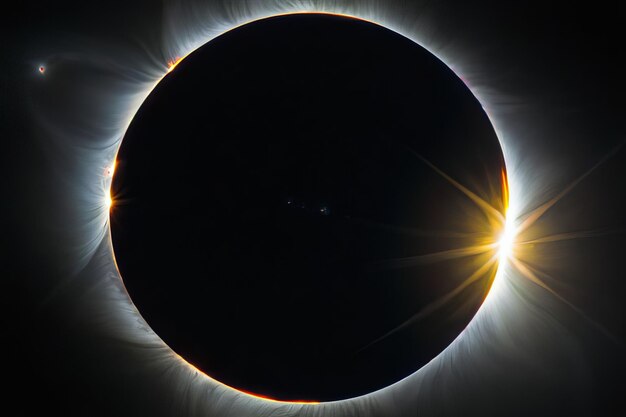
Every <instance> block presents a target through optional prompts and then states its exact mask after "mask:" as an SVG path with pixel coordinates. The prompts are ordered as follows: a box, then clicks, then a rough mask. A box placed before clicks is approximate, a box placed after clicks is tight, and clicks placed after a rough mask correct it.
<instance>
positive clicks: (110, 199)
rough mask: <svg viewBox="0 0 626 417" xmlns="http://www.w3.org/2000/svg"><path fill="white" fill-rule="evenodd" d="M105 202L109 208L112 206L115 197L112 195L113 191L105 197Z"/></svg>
mask: <svg viewBox="0 0 626 417" xmlns="http://www.w3.org/2000/svg"><path fill="white" fill-rule="evenodd" d="M104 204H106V206H107V208H109V209H110V208H111V206H113V198H112V197H111V193H108V194H107V195H106V197H105V198H104Z"/></svg>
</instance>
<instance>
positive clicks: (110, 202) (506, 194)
mask: <svg viewBox="0 0 626 417" xmlns="http://www.w3.org/2000/svg"><path fill="white" fill-rule="evenodd" d="M298 14H320V15H330V16H339V17H343V18H347V19H354V20H361V21H365V22H368V23H371V24H374V25H378V26H382V25H381V24H380V23H378V22H376V21H373V20H369V19H365V18H362V17H357V16H354V15H349V14H343V13H333V12H325V11H311V10H299V11H290V12H286V13H276V14H273V15H271V16H264V17H260V18H258V19H252V20H250V21H247V22H244V23H242V24H239V25H236V26H233V27H232V28H230V29H229V30H227V31H225V32H224V33H227V32H229V31H232V30H234V29H237V28H238V27H241V26H244V25H247V24H250V23H253V22H255V21H259V20H264V19H267V18H270V17H280V16H290V15H298ZM224 33H221V34H219V35H217V36H215V37H219V36H221V35H223V34H224ZM194 50H195V49H194ZM192 52H194V51H191V52H189V53H187V54H186V55H184V56H182V57H176V58H174V59H170V60H169V61H168V62H167V72H166V74H165V75H167V74H169V73H170V72H172V71H173V70H174V69H175V68H176V67H177V66H178V64H180V62H181V61H182V60H183V59H185V58H186V57H187V56H189V54H191V53H192ZM42 73H43V72H42ZM161 80H162V78H161V79H160V80H159V81H158V82H160V81H161ZM158 82H157V84H158ZM116 164H117V160H116V161H114V163H113V165H112V166H111V168H110V169H109V171H108V173H109V175H110V176H111V177H113V175H114V173H115V168H116ZM501 179H502V197H503V202H504V214H505V215H506V212H507V209H508V204H509V190H508V181H507V175H506V171H505V170H504V169H502V171H501ZM107 203H108V206H109V208H111V206H112V205H113V198H112V196H111V194H110V193H109V194H108V195H107ZM109 227H110V226H109ZM109 243H110V245H111V249H113V246H112V245H113V242H112V241H109ZM111 252H112V254H113V258H114V263H115V268H116V270H117V272H118V274H119V276H120V277H121V276H122V275H121V272H120V270H119V267H118V265H117V261H115V252H114V251H113V250H111ZM122 283H123V279H122ZM172 353H173V354H174V355H175V356H176V357H177V358H178V359H179V360H180V361H181V362H182V363H184V364H185V365H187V367H189V368H190V369H191V370H193V371H195V372H197V373H199V374H201V375H204V376H206V377H207V378H209V379H211V380H213V381H215V382H216V383H218V384H219V385H221V386H225V387H227V388H229V389H232V390H233V391H235V392H237V393H240V394H243V395H247V396H250V397H253V398H256V399H259V400H263V401H268V402H273V403H283V404H302V405H317V404H321V402H319V401H310V400H279V399H275V398H271V397H269V396H265V395H261V394H256V393H252V392H248V391H245V390H242V389H239V388H235V387H233V386H230V385H228V384H225V383H223V382H221V381H218V380H216V379H214V378H212V377H211V376H210V375H208V374H207V373H205V372H204V371H202V370H200V369H198V368H197V367H195V366H194V365H193V364H191V363H190V362H189V361H187V360H186V359H185V358H183V357H182V356H180V355H178V354H177V353H176V352H173V351H172Z"/></svg>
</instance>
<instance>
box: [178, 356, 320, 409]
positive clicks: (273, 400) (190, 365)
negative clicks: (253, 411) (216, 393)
mask: <svg viewBox="0 0 626 417" xmlns="http://www.w3.org/2000/svg"><path fill="white" fill-rule="evenodd" d="M175 355H176V357H177V358H178V359H179V360H181V361H182V362H183V363H184V364H185V365H187V366H188V367H189V368H191V369H192V370H193V371H195V372H198V373H199V374H202V375H205V376H207V377H208V378H211V377H210V376H209V375H207V374H206V373H205V372H203V371H201V370H200V369H198V368H196V367H195V366H194V365H192V364H191V363H190V362H189V361H187V360H186V359H185V358H183V357H182V356H180V355H179V354H177V353H175ZM211 379H213V378H211ZM215 381H216V382H218V383H219V384H220V385H223V386H225V387H228V388H230V389H232V390H233V391H237V392H238V393H241V394H244V395H249V396H250V397H254V398H257V399H260V400H264V401H270V402H273V403H289V404H310V405H314V404H320V402H319V401H308V400H277V399H275V398H272V397H268V396H266V395H261V394H256V393H253V392H249V391H245V390H242V389H240V388H235V387H232V386H230V385H228V384H225V383H223V382H221V381H217V380H215Z"/></svg>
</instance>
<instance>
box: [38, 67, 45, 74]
mask: <svg viewBox="0 0 626 417" xmlns="http://www.w3.org/2000/svg"><path fill="white" fill-rule="evenodd" d="M38 69H39V73H40V74H41V75H43V74H44V73H45V72H46V67H44V66H43V65H41V66H40V67H39V68H38Z"/></svg>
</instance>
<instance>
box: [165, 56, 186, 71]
mask: <svg viewBox="0 0 626 417" xmlns="http://www.w3.org/2000/svg"><path fill="white" fill-rule="evenodd" d="M183 59H185V57H184V56H183V57H176V58H174V59H171V60H169V61H168V62H167V72H172V71H173V70H174V68H176V66H177V65H178V64H180V61H182V60H183Z"/></svg>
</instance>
